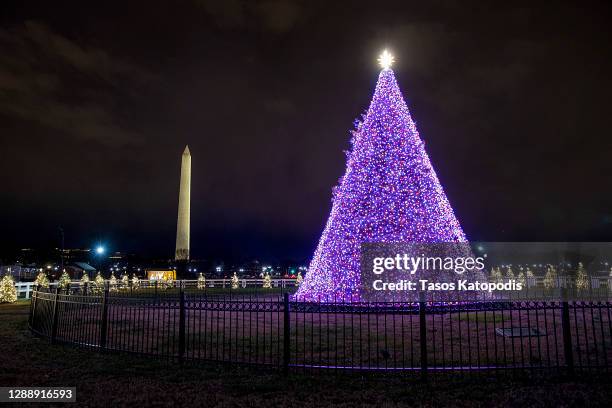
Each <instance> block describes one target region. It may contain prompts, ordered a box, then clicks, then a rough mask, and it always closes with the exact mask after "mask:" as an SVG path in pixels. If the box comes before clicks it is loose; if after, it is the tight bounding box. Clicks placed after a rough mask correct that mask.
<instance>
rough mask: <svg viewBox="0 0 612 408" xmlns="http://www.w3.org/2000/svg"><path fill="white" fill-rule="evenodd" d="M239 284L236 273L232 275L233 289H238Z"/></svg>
mask: <svg viewBox="0 0 612 408" xmlns="http://www.w3.org/2000/svg"><path fill="white" fill-rule="evenodd" d="M238 283H239V281H238V275H236V272H234V274H233V275H232V289H238Z"/></svg>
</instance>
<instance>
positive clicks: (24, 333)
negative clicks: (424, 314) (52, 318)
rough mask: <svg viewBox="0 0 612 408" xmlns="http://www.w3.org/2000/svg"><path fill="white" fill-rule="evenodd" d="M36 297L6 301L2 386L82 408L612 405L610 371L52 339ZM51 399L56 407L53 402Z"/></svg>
mask: <svg viewBox="0 0 612 408" xmlns="http://www.w3.org/2000/svg"><path fill="white" fill-rule="evenodd" d="M27 313H28V303H26V302H18V303H16V304H12V305H0V386H46V387H49V386H76V387H77V405H78V406H90V407H97V406H99V407H115V406H133V407H144V406H160V407H161V406H203V407H212V406H222V407H253V406H269V407H278V406H284V407H294V406H311V407H320V406H341V407H354V406H360V407H369V406H372V407H395V406H434V407H437V406H466V407H467V406H486V407H491V406H513V407H525V406H550V407H564V406H600V407H601V406H610V405H611V404H612V387H611V386H610V379H609V374H605V373H602V374H599V375H597V376H595V377H592V378H586V377H584V376H582V375H581V376H580V379H579V380H573V381H570V380H568V379H564V378H561V377H554V378H543V377H541V376H540V377H535V378H534V377H531V376H527V375H526V374H518V375H517V374H504V373H500V374H495V373H486V374H483V373H480V374H459V373H451V374H448V373H447V374H436V375H431V376H430V380H429V381H428V382H427V383H424V382H422V381H421V380H420V379H419V377H418V375H416V374H410V375H398V374H394V375H385V374H380V373H379V374H370V375H365V376H364V375H360V374H354V373H353V374H350V373H340V374H337V375H333V374H329V373H327V374H326V373H323V374H319V373H314V374H308V375H307V374H301V373H292V374H290V375H289V376H283V375H282V374H281V373H278V372H274V371H265V370H262V369H256V368H240V367H229V366H217V365H204V364H201V365H185V366H181V365H178V364H176V363H167V362H164V361H157V360H154V359H150V358H147V357H138V356H133V355H125V354H123V355H116V354H98V353H96V352H92V351H87V350H79V349H74V348H71V347H68V346H59V345H58V346H52V345H50V344H49V343H48V342H47V341H46V340H41V339H38V338H36V337H34V336H32V335H31V334H30V333H29V331H28V329H27V318H28V315H27ZM41 406H50V404H44V405H42V404H41Z"/></svg>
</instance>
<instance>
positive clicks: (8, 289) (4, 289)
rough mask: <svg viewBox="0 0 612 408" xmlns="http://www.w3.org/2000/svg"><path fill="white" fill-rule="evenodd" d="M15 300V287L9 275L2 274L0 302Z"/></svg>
mask: <svg viewBox="0 0 612 408" xmlns="http://www.w3.org/2000/svg"><path fill="white" fill-rule="evenodd" d="M16 301H17V288H16V287H15V281H14V280H13V277H12V276H11V275H4V277H3V278H2V280H0V303H13V302H16Z"/></svg>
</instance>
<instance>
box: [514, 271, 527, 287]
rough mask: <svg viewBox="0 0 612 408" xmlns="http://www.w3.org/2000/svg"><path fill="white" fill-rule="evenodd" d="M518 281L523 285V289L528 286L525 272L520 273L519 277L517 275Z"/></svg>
mask: <svg viewBox="0 0 612 408" xmlns="http://www.w3.org/2000/svg"><path fill="white" fill-rule="evenodd" d="M516 281H517V282H518V283H520V284H521V285H523V288H524V287H525V286H526V284H527V279H526V278H525V274H524V273H523V271H519V273H518V275H516Z"/></svg>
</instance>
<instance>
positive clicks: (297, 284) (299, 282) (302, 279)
mask: <svg viewBox="0 0 612 408" xmlns="http://www.w3.org/2000/svg"><path fill="white" fill-rule="evenodd" d="M302 282H304V278H302V272H300V271H298V273H297V277H296V278H295V286H300V285H301V284H302Z"/></svg>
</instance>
